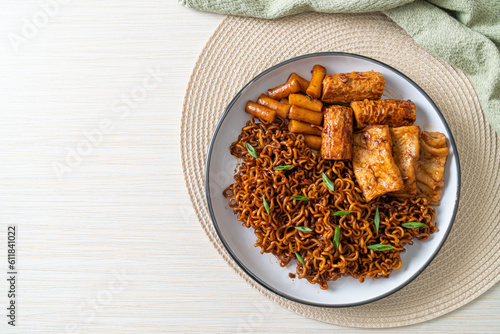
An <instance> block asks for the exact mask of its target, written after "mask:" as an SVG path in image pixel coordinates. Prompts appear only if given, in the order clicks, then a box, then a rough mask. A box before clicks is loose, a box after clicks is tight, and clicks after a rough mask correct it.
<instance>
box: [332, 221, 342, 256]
mask: <svg viewBox="0 0 500 334" xmlns="http://www.w3.org/2000/svg"><path fill="white" fill-rule="evenodd" d="M339 242H340V227H339V226H338V225H337V226H336V227H335V235H334V236H333V244H334V245H335V250H339Z"/></svg>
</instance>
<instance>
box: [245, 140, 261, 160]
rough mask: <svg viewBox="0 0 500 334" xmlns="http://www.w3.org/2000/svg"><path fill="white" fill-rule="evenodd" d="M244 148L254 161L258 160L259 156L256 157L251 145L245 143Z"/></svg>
mask: <svg viewBox="0 0 500 334" xmlns="http://www.w3.org/2000/svg"><path fill="white" fill-rule="evenodd" d="M245 146H246V147H247V151H248V153H250V155H251V156H252V157H254V158H255V159H259V156H258V155H257V153H255V149H254V148H253V146H252V145H250V144H249V143H246V144H245Z"/></svg>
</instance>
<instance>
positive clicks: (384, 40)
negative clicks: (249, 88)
mask: <svg viewBox="0 0 500 334" xmlns="http://www.w3.org/2000/svg"><path fill="white" fill-rule="evenodd" d="M321 51H342V52H351V53H357V54H361V55H365V56H368V57H371V58H374V59H377V60H380V61H382V62H384V63H386V64H388V65H391V66H393V67H394V68H396V69H398V70H399V71H401V72H403V73H404V74H406V75H407V76H408V77H410V78H411V79H412V80H414V81H415V82H416V83H417V84H418V85H419V86H420V87H422V88H423V89H424V90H425V91H426V92H427V94H429V96H430V97H431V98H432V99H433V100H434V102H435V103H436V104H437V106H438V107H439V108H440V110H441V112H442V113H443V115H444V117H445V118H446V120H447V122H448V124H449V126H450V128H451V131H452V133H453V135H454V137H455V141H456V144H457V148H458V153H459V157H460V161H461V167H462V191H461V199H460V207H459V210H458V214H457V218H456V221H455V223H454V225H453V228H452V231H451V233H450V235H449V237H448V240H447V241H446V242H445V244H444V246H443V248H442V249H441V251H440V252H439V254H438V255H437V256H436V258H435V259H434V260H433V261H432V263H431V264H430V265H429V266H428V267H427V269H426V270H425V271H424V272H423V273H422V274H421V275H420V276H418V277H417V278H416V279H415V280H414V281H413V282H412V283H410V284H409V285H407V286H406V287H404V288H403V289H401V290H399V291H398V292H396V293H394V294H392V295H391V296H388V297H386V298H384V299H381V300H379V301H377V302H373V303H370V304H365V305H362V306H356V307H348V308H333V309H332V308H320V307H313V306H306V305H302V304H299V303H295V302H292V301H289V300H287V299H285V298H282V297H280V296H278V295H276V294H274V293H272V292H270V291H268V290H267V289H265V288H263V287H262V286H260V285H259V284H257V283H256V282H255V281H253V280H252V279H251V278H250V277H249V276H248V275H246V274H245V273H244V272H243V271H242V270H241V269H240V268H239V267H238V265H237V264H236V263H235V262H234V261H233V260H232V258H231V257H230V256H229V254H228V253H227V252H226V250H225V249H224V246H223V245H222V243H221V241H220V240H219V238H218V236H217V233H216V232H215V229H214V226H213V224H212V221H211V219H210V216H209V213H208V209H207V203H206V200H205V187H204V183H205V182H204V179H205V159H206V154H207V149H208V144H209V141H210V138H211V136H212V132H213V130H214V128H215V125H216V123H217V121H218V119H219V117H220V115H221V114H222V113H223V111H224V109H225V107H226V106H227V105H228V103H229V102H230V100H231V99H232V98H233V97H234V95H235V94H236V93H237V92H238V91H239V90H240V89H241V88H242V87H243V86H244V85H245V84H246V83H247V82H248V81H249V80H251V79H252V78H253V77H254V76H256V75H257V74H259V73H260V72H262V71H263V70H265V69H266V68H268V67H270V66H272V65H275V64H277V63H279V62H281V61H283V60H285V59H289V58H292V57H295V56H298V55H302V54H306V53H312V52H321ZM346 70H348V69H346ZM499 144H500V140H499V138H498V136H497V135H496V133H495V132H494V131H493V130H492V128H491V127H490V126H489V125H488V124H487V122H486V121H485V119H484V117H483V114H482V112H481V108H480V106H479V103H478V99H477V97H476V94H475V92H474V89H473V87H472V85H471V83H470V81H469V79H468V77H467V76H466V75H464V74H463V73H462V72H461V71H458V70H456V69H454V68H453V67H451V66H450V65H448V64H447V63H445V62H444V61H443V60H441V59H439V58H437V57H436V56H433V55H432V54H430V53H428V52H427V51H425V50H424V49H422V48H421V47H419V46H418V45H417V44H416V43H415V42H414V41H413V40H412V39H411V37H409V36H408V35H407V34H406V33H405V32H404V31H403V30H402V29H400V28H399V27H398V26H397V25H396V24H395V23H393V22H392V21H391V20H389V19H388V18H386V17H385V16H384V15H382V14H378V13H376V14H352V15H345V14H344V15H336V14H318V13H305V14H299V15H296V16H291V17H286V18H283V19H279V20H260V19H252V18H241V17H231V16H228V17H226V18H225V19H224V20H223V21H222V23H221V24H220V26H219V27H218V28H217V30H216V31H215V33H214V34H213V36H212V37H211V38H210V40H209V41H208V43H207V45H206V46H205V48H204V50H203V51H202V53H201V55H200V57H199V59H198V62H197V64H196V66H195V68H194V70H193V73H192V76H191V80H190V82H189V85H188V89H187V92H186V97H185V100H184V107H183V112H182V124H181V155H182V164H183V168H184V176H185V179H186V185H187V188H188V191H189V195H190V197H191V201H192V203H193V206H194V209H195V211H196V214H197V216H198V219H199V220H200V223H201V226H202V227H203V229H204V231H205V232H206V234H207V235H208V237H209V238H210V240H211V241H212V243H213V244H214V246H215V248H216V249H217V250H218V251H219V253H220V254H221V255H222V257H223V258H224V259H225V260H226V262H227V263H228V264H229V265H230V266H231V267H232V268H233V269H234V270H235V272H236V273H238V275H240V276H241V277H242V278H243V279H245V280H246V281H247V282H248V284H250V285H251V286H252V287H254V288H255V289H257V290H258V291H259V292H261V293H262V294H263V295H265V296H266V297H267V298H269V299H271V300H273V301H275V302H276V303H278V304H279V305H281V306H283V307H286V308H288V309H290V310H293V311H295V312H297V313H299V314H301V315H304V316H306V317H309V318H312V319H316V320H320V321H324V322H328V323H332V324H337V325H343V326H353V327H367V328H369V327H371V328H377V327H378V328H381V327H395V326H403V325H409V324H414V323H419V322H423V321H426V320H429V319H433V318H436V317H439V316H441V315H443V314H445V313H448V312H450V311H452V310H455V309H456V308H458V307H460V306H462V305H465V304H466V303H468V302H470V301H471V300H473V299H474V298H476V297H477V296H479V295H480V294H482V293H483V292H485V291H486V290H487V289H488V288H490V287H491V286H493V285H494V284H495V283H496V282H497V281H498V280H499V278H500V275H499V274H500V270H499V263H500V249H499V247H500V206H499V205H498V204H499V202H500V201H499V200H500V191H499V189H500V170H499V169H500V153H499V148H500V145H499Z"/></svg>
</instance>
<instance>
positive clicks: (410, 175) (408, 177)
mask: <svg viewBox="0 0 500 334" xmlns="http://www.w3.org/2000/svg"><path fill="white" fill-rule="evenodd" d="M390 131H391V139H392V156H393V157H394V162H396V165H397V166H398V168H399V171H400V172H401V177H402V178H403V183H404V187H403V189H401V190H399V191H396V192H393V193H391V194H390V195H391V196H394V197H402V198H413V197H416V196H417V168H418V159H419V155H420V144H419V137H420V128H419V127H418V126H414V125H411V126H400V127H397V128H390Z"/></svg>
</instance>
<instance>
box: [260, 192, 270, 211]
mask: <svg viewBox="0 0 500 334" xmlns="http://www.w3.org/2000/svg"><path fill="white" fill-rule="evenodd" d="M262 202H264V208H265V209H266V211H267V214H269V204H267V201H266V198H265V197H264V195H262Z"/></svg>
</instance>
